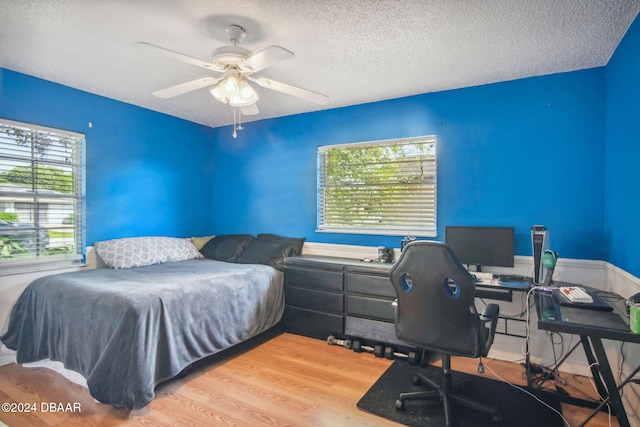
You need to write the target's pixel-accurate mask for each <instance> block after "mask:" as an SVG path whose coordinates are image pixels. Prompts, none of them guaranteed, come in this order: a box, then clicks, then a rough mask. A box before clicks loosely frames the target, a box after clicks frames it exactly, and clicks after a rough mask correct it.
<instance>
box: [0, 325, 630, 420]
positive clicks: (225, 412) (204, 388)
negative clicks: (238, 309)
mask: <svg viewBox="0 0 640 427" xmlns="http://www.w3.org/2000/svg"><path fill="white" fill-rule="evenodd" d="M391 363H392V362H391V361H390V360H387V359H383V358H377V357H375V356H373V355H371V354H367V353H355V352H353V351H350V350H347V349H344V348H342V347H337V346H329V345H327V343H326V342H324V341H322V340H314V339H311V338H306V337H301V336H297V335H292V334H287V333H283V334H280V335H276V336H274V337H272V338H270V339H268V340H266V341H264V342H260V343H254V344H253V345H250V346H249V345H241V346H239V348H237V349H234V350H231V351H227V352H225V353H224V354H222V355H217V356H213V357H211V358H209V359H207V360H205V361H201V362H199V363H197V364H196V365H195V366H194V367H193V368H192V369H190V370H189V372H188V373H187V375H186V377H184V378H181V379H176V380H172V381H169V382H166V383H164V384H162V385H160V386H158V388H157V389H156V398H155V399H154V400H153V401H152V402H151V403H150V404H149V405H148V406H146V407H145V408H143V409H139V410H135V411H127V410H123V409H114V408H112V407H110V406H108V405H104V404H101V403H97V402H95V401H93V399H92V398H91V396H90V395H89V393H88V391H87V390H86V389H85V388H83V387H81V386H78V385H76V384H73V383H71V382H69V381H68V380H66V379H65V378H64V377H62V376H60V375H59V374H57V373H55V372H53V371H50V370H48V369H44V368H24V367H21V366H19V365H15V364H12V365H5V366H2V367H0V402H14V403H23V404H24V403H34V404H35V405H36V408H37V410H36V411H35V412H32V413H7V412H0V420H1V421H2V422H4V423H5V424H7V425H9V426H11V427H19V426H25V425H28V426H87V425H95V426H112V425H113V426H167V425H171V426H186V425H189V426H262V425H271V426H331V427H335V426H349V427H351V426H361V425H366V426H393V425H398V424H395V423H392V422H389V421H387V420H385V419H382V418H379V417H377V416H375V415H372V414H368V413H365V412H363V411H360V410H358V409H357V407H356V403H357V402H358V400H360V398H361V397H362V396H363V395H364V394H365V393H366V391H367V390H368V389H369V387H371V385H373V383H374V382H375V381H376V380H377V379H378V378H379V377H380V376H381V375H382V374H383V373H384V371H385V370H386V369H387V368H388V367H389V366H390V365H391ZM452 366H453V367H454V368H455V369H457V370H460V371H465V372H469V373H474V372H475V371H476V368H477V360H473V359H465V358H455V359H454V360H453V361H452ZM485 366H487V367H488V368H490V369H487V372H486V373H485V375H486V376H487V377H489V378H491V377H493V374H492V372H491V371H494V372H495V373H496V374H498V375H499V376H500V377H502V378H504V379H505V380H507V381H510V382H513V383H518V384H523V383H524V380H523V367H522V366H521V365H519V364H515V363H508V362H500V361H497V360H485ZM584 382H586V383H588V380H586V381H584ZM43 402H44V403H45V404H46V403H53V404H54V405H57V406H60V404H62V406H63V407H65V406H67V404H70V407H71V408H72V407H73V405H74V404H79V406H80V409H81V412H75V413H74V412H51V411H50V410H49V411H44V412H43V411H42V404H43ZM589 412H590V410H587V409H585V408H580V407H576V406H570V405H566V404H563V413H564V416H565V418H566V419H567V420H568V422H569V425H571V426H577V425H579V423H580V421H581V420H582V419H583V418H584V417H585V416H586V415H587V414H588V413H589ZM611 421H612V423H611V425H613V426H616V425H618V424H617V422H616V420H615V419H612V420H611ZM588 425H589V426H592V427H604V426H608V425H609V420H608V417H607V414H605V413H599V414H598V415H597V417H596V418H595V419H594V420H592V421H591V422H590V423H589V424H588Z"/></svg>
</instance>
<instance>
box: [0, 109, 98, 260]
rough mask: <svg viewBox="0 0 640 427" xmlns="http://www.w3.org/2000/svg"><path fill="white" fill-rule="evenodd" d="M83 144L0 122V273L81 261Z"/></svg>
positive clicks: (73, 136) (79, 138)
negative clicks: (21, 267)
mask: <svg viewBox="0 0 640 427" xmlns="http://www.w3.org/2000/svg"><path fill="white" fill-rule="evenodd" d="M84 141H85V140H84V136H83V135H81V134H77V133H71V132H67V131H62V130H57V129H50V128H44V127H41V126H35V125H30V124H26V123H19V122H14V121H9V120H4V119H0V268H4V267H8V266H15V265H16V264H18V265H19V264H28V265H31V264H32V263H49V262H58V261H63V260H71V261H75V260H80V259H81V258H82V256H83V254H84V244H85V243H84V227H85V224H84V193H85V192H84Z"/></svg>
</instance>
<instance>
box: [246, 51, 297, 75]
mask: <svg viewBox="0 0 640 427" xmlns="http://www.w3.org/2000/svg"><path fill="white" fill-rule="evenodd" d="M294 56H295V55H294V54H293V52H291V51H288V50H287V49H285V48H283V47H280V46H269V47H265V48H264V49H261V50H254V51H253V52H251V53H250V54H249V55H247V57H246V58H245V60H244V61H242V63H241V64H240V70H241V71H243V72H250V73H253V72H256V71H260V70H262V69H265V68H267V67H269V66H271V65H273V64H275V63H278V62H281V61H285V60H287V59H291V58H293V57H294Z"/></svg>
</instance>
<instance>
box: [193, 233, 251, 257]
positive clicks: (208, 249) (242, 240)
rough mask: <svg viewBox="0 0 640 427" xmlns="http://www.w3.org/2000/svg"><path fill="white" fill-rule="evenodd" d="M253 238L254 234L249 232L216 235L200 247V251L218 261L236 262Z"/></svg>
mask: <svg viewBox="0 0 640 427" xmlns="http://www.w3.org/2000/svg"><path fill="white" fill-rule="evenodd" d="M252 240H253V236H250V235H248V234H229V235H227V236H216V237H214V238H213V239H211V240H209V241H208V242H207V243H206V244H205V245H204V246H203V247H202V249H200V253H201V254H202V255H203V256H204V257H205V258H209V259H215V260H217V261H225V262H236V260H237V259H238V257H239V256H240V254H242V251H244V249H245V248H246V247H247V245H248V244H249V243H251V241H252Z"/></svg>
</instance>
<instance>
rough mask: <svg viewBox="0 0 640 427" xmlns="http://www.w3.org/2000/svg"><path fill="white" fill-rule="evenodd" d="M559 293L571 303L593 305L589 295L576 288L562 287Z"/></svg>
mask: <svg viewBox="0 0 640 427" xmlns="http://www.w3.org/2000/svg"><path fill="white" fill-rule="evenodd" d="M560 293H561V294H562V295H563V296H564V297H566V298H567V299H568V300H569V301H571V302H583V303H589V304H591V303H593V298H592V297H591V295H589V294H588V293H586V292H585V290H584V289H582V288H580V287H578V286H563V287H561V288H560Z"/></svg>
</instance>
